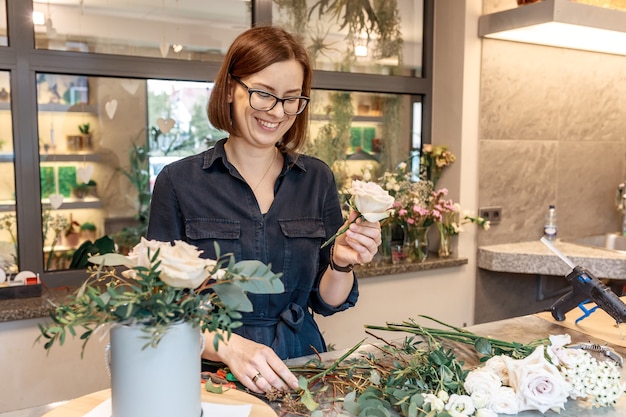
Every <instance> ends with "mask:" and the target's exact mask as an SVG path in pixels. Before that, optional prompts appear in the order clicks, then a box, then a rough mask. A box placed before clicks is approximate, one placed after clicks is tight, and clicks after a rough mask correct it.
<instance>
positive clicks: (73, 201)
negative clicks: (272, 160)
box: [41, 197, 102, 210]
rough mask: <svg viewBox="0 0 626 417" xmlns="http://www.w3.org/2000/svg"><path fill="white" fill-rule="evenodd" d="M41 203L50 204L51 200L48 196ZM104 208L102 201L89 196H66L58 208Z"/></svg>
mask: <svg viewBox="0 0 626 417" xmlns="http://www.w3.org/2000/svg"><path fill="white" fill-rule="evenodd" d="M41 204H45V205H50V200H49V199H47V198H42V199H41ZM99 208H102V201H100V199H98V198H93V197H87V198H83V199H77V198H66V199H64V200H63V204H61V207H59V208H58V209H57V210H72V209H73V210H78V209H99Z"/></svg>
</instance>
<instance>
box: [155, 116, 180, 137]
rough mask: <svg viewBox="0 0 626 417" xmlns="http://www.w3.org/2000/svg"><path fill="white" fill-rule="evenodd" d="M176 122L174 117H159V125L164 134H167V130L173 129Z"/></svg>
mask: <svg viewBox="0 0 626 417" xmlns="http://www.w3.org/2000/svg"><path fill="white" fill-rule="evenodd" d="M175 124H176V121H175V120H174V119H167V120H165V119H164V118H162V117H159V118H158V119H157V126H158V127H159V130H160V131H161V132H163V134H164V135H166V134H167V132H169V131H170V130H172V128H173V127H174V125H175Z"/></svg>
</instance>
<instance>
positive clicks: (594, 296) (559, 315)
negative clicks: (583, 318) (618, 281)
mask: <svg viewBox="0 0 626 417" xmlns="http://www.w3.org/2000/svg"><path fill="white" fill-rule="evenodd" d="M566 278H567V280H568V281H569V282H570V284H571V285H572V287H573V289H572V291H571V292H569V293H567V294H565V295H564V296H563V297H561V298H560V299H559V300H558V301H557V302H556V303H554V305H553V306H552V308H551V310H552V316H553V317H554V318H555V319H556V320H559V321H562V320H564V319H565V313H567V312H568V311H570V310H571V309H573V308H575V307H576V306H578V305H579V304H580V303H582V302H585V301H586V300H590V301H593V302H594V303H596V304H597V305H598V307H600V308H601V309H602V310H604V311H605V312H606V313H607V314H608V315H610V316H611V317H613V318H614V319H615V321H616V322H617V323H618V324H619V323H624V321H626V304H624V302H623V301H622V300H621V299H620V298H619V297H618V296H617V294H615V293H614V292H613V291H612V290H611V289H610V288H609V287H607V286H606V285H604V284H603V283H602V281H600V280H599V279H597V278H596V277H594V276H593V274H592V273H591V272H589V271H587V270H586V269H584V268H582V267H580V266H576V267H574V269H573V270H572V272H570V273H569V274H568V275H567V276H566Z"/></svg>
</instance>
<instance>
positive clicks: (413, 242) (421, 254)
mask: <svg viewBox="0 0 626 417" xmlns="http://www.w3.org/2000/svg"><path fill="white" fill-rule="evenodd" d="M436 196H437V193H436V192H434V191H433V185H432V182H430V181H424V180H422V181H418V182H416V183H413V185H412V187H411V189H410V190H408V192H407V193H406V194H404V195H402V196H400V197H399V198H397V199H396V203H395V204H394V216H395V218H396V219H397V220H398V221H399V222H401V224H402V225H403V229H404V247H405V250H406V253H407V260H408V261H409V262H424V261H425V260H426V258H427V257H428V250H429V241H428V228H429V227H430V226H431V225H432V224H434V223H435V221H437V220H438V219H439V217H440V215H439V212H438V210H436V207H435V205H434V203H435V202H436V199H437V197H436Z"/></svg>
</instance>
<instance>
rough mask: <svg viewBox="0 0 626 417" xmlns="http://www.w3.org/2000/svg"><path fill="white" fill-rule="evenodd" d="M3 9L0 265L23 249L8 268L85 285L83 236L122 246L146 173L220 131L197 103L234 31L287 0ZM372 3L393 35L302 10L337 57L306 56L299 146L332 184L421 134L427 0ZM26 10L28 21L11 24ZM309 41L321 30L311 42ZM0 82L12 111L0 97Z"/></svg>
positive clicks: (406, 148) (280, 15)
mask: <svg viewBox="0 0 626 417" xmlns="http://www.w3.org/2000/svg"><path fill="white" fill-rule="evenodd" d="M1 1H2V0H0V2H1ZM6 2H7V6H8V8H7V10H8V11H9V13H8V14H7V16H6V18H7V24H6V25H4V27H3V26H2V25H1V22H2V21H3V16H2V15H0V39H5V40H6V39H8V40H9V41H10V42H8V45H7V46H6V47H2V48H0V75H1V77H0V141H1V143H2V144H3V146H2V148H0V170H2V175H1V178H0V181H1V182H2V183H1V184H0V209H1V210H2V213H0V216H4V215H12V216H13V217H12V218H13V219H17V221H16V222H14V224H13V228H12V229H11V233H13V236H12V235H11V233H10V232H9V231H8V230H7V229H6V228H4V229H2V230H0V241H4V242H9V243H10V244H11V245H12V247H13V252H12V253H10V255H9V256H13V257H14V258H16V257H18V255H19V254H28V256H19V262H18V267H19V269H20V270H30V271H34V272H37V273H40V274H41V277H42V280H43V281H44V283H45V284H46V285H48V286H58V285H67V284H71V283H78V282H80V281H83V280H84V279H85V277H86V274H85V271H84V268H81V267H80V264H77V263H76V259H77V255H76V253H77V251H78V250H79V249H80V248H81V245H83V244H85V242H88V241H89V242H95V241H96V240H98V239H101V238H104V237H111V238H112V239H113V240H114V241H115V244H116V245H117V246H118V248H119V249H120V250H122V251H123V250H125V249H124V248H126V249H128V248H129V247H130V246H131V245H132V244H133V243H134V242H136V240H137V239H138V238H139V236H140V235H141V233H142V232H143V230H144V229H145V225H146V213H147V208H148V205H149V202H150V190H151V187H150V185H151V183H152V181H153V180H154V178H155V176H156V174H157V173H158V171H159V170H160V169H161V168H162V167H163V166H164V164H167V163H169V162H171V161H172V160H174V159H177V158H180V157H183V156H186V155H190V154H193V153H197V152H200V151H202V150H204V149H206V148H207V147H209V146H211V145H212V144H213V143H215V141H216V140H217V139H219V138H221V137H223V136H224V135H223V133H222V132H219V131H217V130H216V129H214V128H213V127H212V126H211V125H210V124H209V122H208V120H207V117H206V101H207V100H208V97H209V94H210V89H211V86H212V82H213V80H214V79H215V76H216V74H217V71H218V69H219V65H220V62H221V59H222V58H223V54H224V53H225V51H226V49H227V48H228V46H229V45H230V43H231V42H232V40H233V38H234V37H235V36H236V35H237V34H238V33H240V32H241V31H243V30H245V29H246V28H248V27H250V25H251V24H254V23H255V22H261V24H268V23H269V22H268V20H267V19H269V20H271V21H273V23H274V24H281V25H287V24H288V23H289V19H291V17H290V15H289V13H287V10H286V9H285V7H286V5H288V4H290V3H294V4H295V3H301V2H300V1H298V2H290V1H286V0H275V1H272V2H266V1H254V0H253V1H252V2H245V1H234V0H233V1H228V2H224V1H220V0H210V1H209V0H207V1H202V2H197V1H193V2H192V1H185V0H165V1H160V2H153V1H143V0H142V1H133V2H118V1H114V0H110V1H107V2H101V6H100V7H95V4H94V3H92V2H88V1H84V2H79V1H73V2H65V1H64V2H58V1H50V2H48V1H33V2H28V1H22V0H6ZM226 3H228V7H224V5H225V4H226ZM315 3H316V2H312V1H308V2H307V8H308V9H310V8H311V7H312V5H313V4H315ZM360 3H362V2H360ZM370 3H371V4H374V3H376V4H379V3H380V2H373V1H372V0H370ZM0 4H2V3H0ZM194 4H195V5H196V6H197V5H199V4H200V5H202V8H201V10H195V9H192V6H193V5H194ZM386 6H388V7H392V6H393V7H397V9H396V12H399V14H398V15H397V16H399V17H400V20H399V21H398V22H397V23H398V25H396V26H394V27H396V29H398V30H399V32H395V35H396V37H395V38H385V37H384V36H382V37H381V36H380V28H378V29H372V31H371V32H370V33H369V36H370V38H369V39H367V33H366V37H365V41H366V42H364V44H363V45H361V41H358V42H357V38H354V37H353V34H355V33H357V32H352V34H351V32H350V31H349V30H352V29H355V28H352V29H349V28H348V27H344V28H341V24H339V27H338V28H337V27H336V16H334V15H333V14H332V13H330V14H328V13H326V12H327V11H325V12H324V13H322V15H319V14H318V11H319V10H314V13H312V14H310V16H311V23H315V25H309V24H307V27H306V28H305V27H302V30H304V32H303V35H304V36H305V39H308V40H307V42H308V44H309V46H310V48H314V47H315V46H316V45H317V46H321V45H322V44H324V45H326V44H330V45H334V46H333V48H335V47H336V48H338V49H339V50H340V51H342V52H341V53H339V54H334V53H331V52H330V50H326V49H324V48H321V49H320V48H318V50H317V52H318V53H319V54H317V55H315V61H316V64H315V65H316V71H315V74H314V77H313V83H314V84H313V89H314V90H313V93H312V102H311V110H312V111H311V113H310V117H311V119H310V123H309V126H310V135H309V136H310V143H309V147H308V149H307V152H308V153H311V154H314V155H317V156H319V157H320V158H322V159H324V160H325V161H326V162H328V163H329V165H331V166H332V167H333V169H334V170H335V173H336V175H337V178H338V180H339V183H340V184H341V183H343V182H344V181H347V180H348V179H349V178H352V177H354V176H358V175H360V174H361V172H362V169H363V164H364V163H365V164H372V165H374V166H378V167H380V169H381V170H382V169H388V168H390V167H392V166H393V165H394V164H396V163H398V162H399V161H401V160H404V159H406V157H407V153H408V154H411V152H412V151H415V150H419V147H420V146H421V142H422V140H423V139H424V140H428V137H429V119H430V117H429V111H430V91H431V87H430V86H431V81H430V79H429V78H428V76H429V75H430V72H429V70H428V68H429V67H428V64H429V62H431V61H430V57H429V51H430V50H431V48H428V47H427V45H428V44H429V42H432V41H431V40H430V38H429V37H428V36H429V33H430V31H431V30H432V25H429V22H432V13H433V12H432V7H433V0H423V2H422V1H417V2H416V1H409V0H397V1H396V0H393V1H390V2H386ZM33 11H35V12H39V15H40V17H39V19H41V18H43V20H39V22H41V21H42V22H43V24H41V25H39V24H34V23H33V21H32V20H31V19H24V18H23V17H24V16H31V15H33ZM310 11H311V10H308V12H310ZM379 12H380V11H379ZM41 15H43V16H41ZM342 16H343V14H342ZM423 16H426V18H425V20H424V21H422V17H423ZM255 19H261V20H255ZM263 19H266V20H263ZM284 19H287V20H284ZM392 20H393V19H392ZM424 22H426V23H427V24H424ZM422 28H427V30H426V31H424V30H423V29H422ZM429 28H430V29H429ZM346 31H347V32H346ZM388 33H391V32H388ZM316 34H326V35H327V36H328V37H324V39H318V40H321V41H322V44H316V43H315V42H312V43H311V42H310V41H311V40H315V39H317V38H315V36H314V35H316ZM326 35H324V36H326ZM346 35H348V37H347V38H346ZM351 36H352V38H351ZM385 36H386V35H385ZM385 39H386V40H385ZM394 39H395V40H398V41H399V40H401V45H402V48H400V49H398V48H395V47H394V48H391V47H389V48H382V49H381V47H382V46H383V45H387V46H389V45H392V46H393V45H396V46H398V45H400V43H394ZM353 41H354V42H353ZM383 41H384V42H383ZM387 41H389V42H391V43H385V42H387ZM176 45H179V46H181V47H182V49H179V47H176V48H174V46H176ZM357 46H359V47H360V46H365V47H367V50H368V52H367V54H368V55H363V53H364V50H363V49H362V48H357ZM162 47H163V48H162ZM166 47H167V48H166ZM346 48H348V49H346ZM348 50H349V51H352V53H354V55H353V56H349V57H348V55H347V54H346V51H348ZM357 50H358V51H359V52H358V54H357ZM374 51H376V52H375V53H374ZM385 51H386V52H385ZM313 52H316V51H314V50H312V53H313ZM322 52H323V53H322ZM370 52H372V54H371V55H369V54H370ZM357 55H358V56H357ZM172 58H174V59H172ZM344 58H346V59H345V60H344ZM9 81H10V82H9ZM3 87H4V88H5V89H6V91H7V94H10V95H11V96H12V97H13V100H11V101H10V103H12V106H11V104H9V101H8V100H7V101H6V102H3V101H2V97H3V93H2V88H3ZM16 98H19V100H17V99H16ZM340 108H341V109H342V111H337V110H338V109H340ZM16 138H19V140H17V139H16ZM330 142H332V143H333V144H334V145H333V147H329V146H325V143H330ZM364 161H365V162H364ZM5 173H6V174H5ZM5 203H6V204H5ZM35 219H36V221H35ZM18 225H19V227H17V226H18ZM14 242H16V245H13V243H14ZM5 246H6V245H5ZM15 247H17V251H16V250H15ZM5 252H6V251H5ZM77 266H78V267H77Z"/></svg>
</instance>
